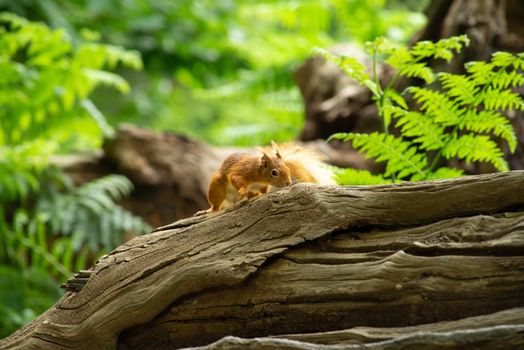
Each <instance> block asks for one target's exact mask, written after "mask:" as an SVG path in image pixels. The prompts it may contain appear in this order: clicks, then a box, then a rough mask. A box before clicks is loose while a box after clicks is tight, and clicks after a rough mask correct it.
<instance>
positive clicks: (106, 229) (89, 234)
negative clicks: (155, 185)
mask: <svg viewBox="0 0 524 350" xmlns="http://www.w3.org/2000/svg"><path fill="white" fill-rule="evenodd" d="M63 184H64V185H66V192H64V191H63V190H62V191H61V190H60V189H59V188H56V186H49V187H48V188H47V189H46V190H45V191H43V192H42V194H41V195H40V196H39V199H38V202H37V203H36V211H37V212H38V213H40V214H41V215H44V216H45V217H46V218H47V223H48V224H49V227H50V230H51V232H55V233H60V234H61V235H62V236H70V237H71V239H72V244H71V246H72V248H73V249H74V250H75V251H78V250H80V249H81V248H82V247H86V246H87V245H89V247H90V249H91V250H92V251H95V252H97V251H99V250H100V249H101V248H102V249H103V250H104V251H109V250H111V249H114V248H115V247H116V246H118V245H119V244H120V242H122V237H121V233H124V232H129V233H143V232H147V231H149V230H150V229H151V228H150V227H149V226H148V225H147V224H145V223H144V221H143V220H141V219H140V218H138V217H136V216H134V215H133V214H131V213H130V212H129V211H127V210H125V209H123V208H122V207H121V206H119V205H117V204H116V201H119V200H120V199H122V198H123V197H125V196H127V195H129V194H130V192H131V191H132V189H133V185H132V183H131V182H130V181H129V180H128V179H127V178H126V177H124V176H122V175H108V176H105V177H102V178H99V179H97V180H93V181H91V182H88V183H86V184H85V185H83V186H80V187H75V186H73V185H72V184H71V183H69V181H67V178H63Z"/></svg>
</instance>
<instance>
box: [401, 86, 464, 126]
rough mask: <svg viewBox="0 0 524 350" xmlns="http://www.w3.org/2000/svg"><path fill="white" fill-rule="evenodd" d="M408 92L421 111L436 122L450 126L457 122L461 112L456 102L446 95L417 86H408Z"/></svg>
mask: <svg viewBox="0 0 524 350" xmlns="http://www.w3.org/2000/svg"><path fill="white" fill-rule="evenodd" d="M408 92H410V93H411V94H412V95H413V98H414V99H415V100H416V101H417V102H418V103H419V104H420V109H421V110H422V111H424V112H426V114H427V115H428V116H431V117H434V118H435V122H436V123H440V124H443V125H445V126H451V125H456V124H457V123H458V122H459V118H460V116H461V114H462V112H461V111H460V110H459V108H458V107H457V103H455V102H454V101H452V100H451V99H449V98H448V97H447V96H446V95H444V94H442V93H439V92H437V91H432V90H429V89H425V88H419V87H410V88H409V89H408Z"/></svg>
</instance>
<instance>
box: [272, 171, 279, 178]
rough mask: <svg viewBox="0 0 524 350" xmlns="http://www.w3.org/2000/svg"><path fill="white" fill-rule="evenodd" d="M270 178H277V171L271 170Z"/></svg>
mask: <svg viewBox="0 0 524 350" xmlns="http://www.w3.org/2000/svg"><path fill="white" fill-rule="evenodd" d="M271 176H273V177H277V176H278V170H277V169H273V170H271Z"/></svg>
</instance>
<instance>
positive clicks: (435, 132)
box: [396, 112, 446, 151]
mask: <svg viewBox="0 0 524 350" xmlns="http://www.w3.org/2000/svg"><path fill="white" fill-rule="evenodd" d="M396 115H397V116H398V121H397V123H396V127H400V128H401V130H402V135H404V136H407V137H412V138H413V140H412V142H414V143H418V144H419V146H418V147H419V148H421V149H425V150H428V151H431V150H437V149H440V148H442V147H443V146H444V140H445V138H446V136H445V135H444V126H441V125H438V124H435V123H434V122H433V121H432V118H430V117H428V116H426V115H423V114H421V113H418V112H406V113H403V114H399V113H397V114H396Z"/></svg>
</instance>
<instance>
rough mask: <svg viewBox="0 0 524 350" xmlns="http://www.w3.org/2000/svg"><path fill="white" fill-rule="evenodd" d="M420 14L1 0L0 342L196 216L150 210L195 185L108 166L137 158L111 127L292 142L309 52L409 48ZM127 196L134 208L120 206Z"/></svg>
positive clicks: (303, 1) (395, 6)
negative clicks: (300, 76)
mask: <svg viewBox="0 0 524 350" xmlns="http://www.w3.org/2000/svg"><path fill="white" fill-rule="evenodd" d="M449 3H450V2H449ZM428 5H429V1H400V0H397V1H394V0H389V1H386V0H296V1H280V0H266V1H250V0H222V1H213V0H193V1H190V0H188V1H171V0H118V1H117V0H60V1H59V0H0V11H1V12H2V15H1V17H0V105H2V107H1V108H0V123H1V129H0V337H5V336H7V335H9V334H11V333H12V332H13V331H15V330H16V329H18V328H19V327H21V326H23V325H24V324H26V323H27V322H29V321H31V320H32V319H33V318H34V317H36V316H37V315H39V314H40V313H41V312H43V311H45V310H46V309H47V308H49V307H50V306H51V305H52V304H53V303H54V302H55V301H56V300H58V298H60V296H61V295H62V294H63V291H61V290H60V289H59V287H58V286H59V285H60V283H62V282H64V281H65V280H66V279H67V278H69V277H70V276H71V275H72V273H73V272H74V271H76V270H81V269H86V268H88V267H89V266H91V265H92V264H93V262H95V261H96V259H97V258H98V257H99V256H101V255H102V254H106V253H108V252H110V251H111V250H112V249H114V248H115V247H117V246H118V245H120V244H121V243H122V242H123V241H125V240H126V239H129V238H131V237H133V236H134V235H137V234H143V233H146V232H148V231H149V230H150V229H151V226H157V225H160V224H167V223H169V221H167V220H172V219H176V218H178V217H183V216H187V215H190V214H191V213H192V212H193V210H194V208H193V207H191V206H190V209H189V210H188V211H186V212H182V211H180V212H178V214H176V215H174V216H167V218H168V219H166V217H161V216H159V215H160V214H158V212H159V211H160V210H162V209H159V208H161V207H163V203H166V202H169V201H172V200H173V198H171V197H166V195H165V193H166V188H168V190H167V192H169V193H174V194H175V195H176V196H177V197H176V198H177V201H179V202H178V203H180V205H179V207H183V206H184V202H183V200H185V201H186V202H187V201H191V200H193V199H192V197H193V195H192V192H191V191H190V190H188V189H187V187H184V186H183V185H180V184H177V185H176V186H175V185H172V184H169V185H165V184H164V185H162V186H164V187H161V186H160V187H158V186H159V184H161V183H162V179H161V177H162V176H161V175H158V176H156V177H155V176H153V175H147V176H146V175H144V176H142V175H143V173H144V174H145V173H147V171H150V170H151V169H149V170H147V171H145V170H143V169H136V171H133V170H132V169H133V166H134V165H130V166H129V167H128V168H127V173H126V172H125V171H121V170H122V168H123V167H125V166H126V164H128V165H129V164H130V163H129V162H127V163H126V161H125V160H124V161H122V163H119V164H117V165H115V164H113V163H111V162H110V161H109V160H108V159H109V158H108V155H109V154H111V152H113V153H118V155H119V156H122V157H124V156H123V155H124V154H125V156H129V157H134V155H129V154H127V153H126V152H124V151H123V149H122V148H118V147H116V146H115V147H116V148H115V147H113V146H111V145H112V144H111V142H107V140H108V139H111V138H113V137H114V136H115V132H116V128H117V126H118V125H119V124H121V123H128V124H133V125H135V126H138V127H141V128H143V129H147V130H153V131H162V132H164V131H169V132H172V133H174V134H176V135H178V136H177V137H179V139H177V140H179V141H180V142H183V143H184V144H188V143H189V141H188V140H196V141H197V142H198V141H201V142H202V144H205V145H210V146H209V147H210V148H205V149H204V150H203V151H202V152H204V153H205V154H211V153H212V152H218V151H216V149H220V148H221V147H222V146H227V147H250V146H255V145H263V144H267V143H268V142H269V141H270V140H275V141H281V142H284V141H290V140H294V139H296V138H297V137H299V135H300V134H301V133H302V132H303V129H304V123H305V105H304V100H303V96H302V95H301V91H300V90H299V88H298V86H297V83H296V82H295V79H296V77H295V75H296V72H297V69H299V67H301V66H302V65H303V64H304V62H306V60H307V59H308V58H309V57H310V56H311V55H312V50H313V49H314V48H315V47H322V48H329V47H333V46H335V45H338V44H340V43H345V44H350V45H351V46H352V47H356V48H359V47H360V48H362V47H363V45H364V43H365V42H366V41H369V40H373V39H375V38H376V37H378V36H384V37H386V38H389V39H390V40H392V41H393V42H397V43H400V44H407V43H408V42H409V41H410V40H412V39H413V38H414V37H415V36H416V33H419V32H420V31H421V30H422V28H424V26H425V25H426V24H427V22H428V18H427V17H426V14H425V12H424V9H425V8H426V6H428ZM448 6H449V4H448ZM433 14H434V13H433ZM429 15H431V13H429ZM133 130H134V129H133ZM140 130H141V129H140ZM133 132H134V134H133ZM133 132H131V134H133V135H134V137H136V138H137V139H138V140H141V139H140V137H144V139H143V140H145V139H146V138H147V137H150V138H149V139H147V140H149V141H148V142H150V143H153V142H156V141H154V140H153V139H154V137H156V136H154V137H153V136H147V137H146V136H144V135H145V134H144V135H142V134H140V132H137V131H136V130H135V131H133ZM154 135H157V134H154ZM158 135H160V134H158ZM162 135H171V134H162ZM158 137H161V136H158ZM162 137H165V138H167V141H169V140H170V139H169V137H171V136H162ZM104 140H106V141H104ZM151 140H153V141H151ZM164 141H165V140H164ZM167 141H166V142H167ZM130 142H131V141H130ZM169 142H170V141H169ZM177 142H178V141H177ZM119 147H120V146H119ZM202 147H203V146H202ZM206 147H207V146H206ZM224 149H226V150H227V149H229V148H224ZM159 152H160V151H159ZM161 152H164V151H161ZM165 152H167V153H169V152H170V151H169V149H167V151H165ZM103 154H105V155H103ZM104 157H106V158H104ZM197 162H198V160H197ZM213 166H215V165H213ZM210 167H211V166H210ZM129 169H131V170H129ZM139 170H140V171H139ZM151 171H152V170H151ZM151 171H150V172H151ZM173 171H174V172H176V171H177V170H176V169H175V170H173ZM141 174H142V175H141ZM147 174H149V173H147ZM124 175H126V176H124ZM143 178H147V179H146V180H143V181H142V183H141V182H140V181H141V179H143ZM155 186H157V187H155ZM166 186H167V187H166ZM188 186H191V185H188ZM199 186H200V187H202V186H204V187H205V186H207V184H203V185H199ZM200 187H199V189H198V190H199V191H200V190H201V189H200ZM184 188H185V189H184ZM133 189H134V191H135V192H133V193H134V196H135V202H134V203H135V204H133V203H131V202H126V200H125V199H124V198H126V197H127V196H129V195H130V193H131V192H132V191H133ZM148 193H149V195H150V197H147V194H148ZM199 195H200V196H201V197H202V194H201V193H199ZM153 197H154V198H157V199H158V200H159V203H153V199H152V198H153ZM180 200H182V202H180ZM202 200H203V202H202ZM202 200H201V202H199V205H205V196H204V197H203V199H202ZM136 203H139V204H136ZM140 203H141V204H140ZM147 203H151V205H150V207H151V208H149V209H148V210H146V209H144V208H145V207H147V206H148V204H147ZM202 203H204V204H202ZM138 207H140V208H138ZM165 210H168V211H172V212H175V211H176V210H181V209H177V208H168V209H165ZM155 215H156V216H155Z"/></svg>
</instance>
